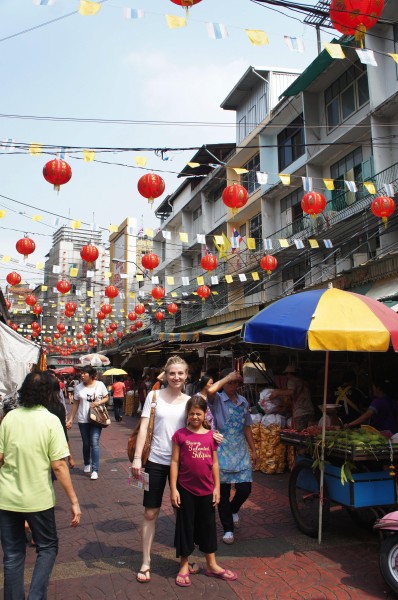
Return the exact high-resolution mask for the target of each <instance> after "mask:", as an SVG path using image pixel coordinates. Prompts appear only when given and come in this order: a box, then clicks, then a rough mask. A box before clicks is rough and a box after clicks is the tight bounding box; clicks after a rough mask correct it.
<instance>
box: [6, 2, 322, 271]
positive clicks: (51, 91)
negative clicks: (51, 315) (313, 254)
mask: <svg viewBox="0 0 398 600" xmlns="http://www.w3.org/2000/svg"><path fill="white" fill-rule="evenodd" d="M314 4H315V2H314ZM78 7H79V2H78V0H56V3H55V5H53V6H35V5H34V4H33V3H32V0H0V40H2V39H3V38H5V37H8V36H10V35H13V34H16V33H18V32H21V31H23V30H25V29H29V28H32V27H35V26H37V25H39V24H41V23H44V22H46V21H50V20H52V19H57V18H58V17H62V16H63V15H65V14H67V13H69V12H72V11H74V10H77V9H78ZM123 7H130V8H141V9H143V10H144V11H145V17H144V18H143V19H139V20H127V19H124V18H123V14H122V11H123ZM166 14H172V15H179V16H183V15H184V11H183V9H182V8H181V7H179V6H177V5H175V4H173V3H172V2H170V0H137V2H136V1H135V0H109V1H107V2H104V4H103V6H102V8H101V11H100V12H99V13H98V14H97V15H96V16H93V17H83V16H80V15H78V14H75V15H72V16H70V17H67V18H63V19H61V20H59V21H57V22H55V23H52V24H49V25H46V26H44V27H41V28H38V29H35V30H33V31H31V32H28V33H25V34H23V35H18V36H16V37H13V38H11V39H8V40H5V41H0V47H1V54H0V56H1V58H0V69H1V70H0V73H1V83H2V85H1V89H2V93H1V100H0V106H1V108H0V113H1V114H8V115H10V114H13V115H35V116H52V117H72V118H90V119H93V118H94V119H129V120H151V121H154V120H158V121H159V120H164V121H175V122H181V121H191V122H192V121H199V122H208V123H229V124H233V123H234V119H235V114H234V113H232V112H226V111H223V110H222V109H221V108H220V103H221V102H222V100H223V99H224V98H225V97H226V95H227V94H228V93H229V91H230V90H231V89H232V88H233V86H234V85H235V84H236V82H237V81H238V80H239V78H240V77H241V76H242V74H243V73H244V72H245V70H246V69H247V67H248V66H249V65H250V64H252V65H256V66H274V67H275V66H279V67H291V68H305V66H306V65H308V63H309V62H311V60H312V59H313V58H314V56H315V54H316V36H315V30H314V29H312V28H310V27H305V26H303V25H302V24H301V23H300V22H298V21H297V20H294V19H292V18H289V17H288V16H287V15H288V14H289V15H293V13H287V14H286V15H283V14H280V13H278V12H275V11H272V10H269V9H266V8H263V7H262V6H259V5H256V4H255V3H253V2H250V0H203V1H202V2H201V3H199V4H197V5H195V6H194V7H193V8H192V9H191V11H190V16H189V20H188V26H187V27H186V28H184V29H175V30H171V29H169V28H168V27H167V25H166V21H165V15H166ZM209 21H211V22H219V23H224V24H225V25H226V26H227V28H228V31H229V37H228V38H227V39H223V40H212V39H210V38H209V37H208V35H207V32H206V27H205V23H206V22H209ZM245 28H248V29H263V30H265V31H266V32H267V34H268V37H269V40H270V43H269V45H268V46H262V47H254V46H252V45H251V44H250V42H249V40H248V38H247V36H246V34H245V32H244V29H245ZM283 35H290V36H300V37H302V38H303V40H304V44H305V49H306V51H305V52H304V53H303V54H300V53H293V52H290V51H289V49H288V48H287V46H286V44H285V42H284V40H283ZM323 39H324V40H325V41H329V40H330V35H326V36H324V37H323ZM8 138H11V139H15V140H16V141H17V142H25V143H28V144H29V143H33V142H36V143H42V144H54V145H57V146H58V145H59V146H66V147H68V146H83V147H85V148H91V147H93V146H101V147H112V148H115V147H177V146H178V147H181V146H184V147H185V146H200V145H202V144H204V143H217V142H233V141H234V140H235V128H234V127H233V126H230V127H217V126H215V125H208V126H200V127H193V126H186V125H185V126H178V125H168V126H159V125H157V126H150V125H120V124H98V123H95V124H94V123H70V122H68V123H66V122H62V121H60V122H58V121H51V122H49V121H43V120H22V119H11V118H1V117H0V140H4V139H8ZM193 153H194V152H188V153H170V154H169V155H168V157H169V160H168V161H162V160H161V159H160V158H158V157H156V156H154V154H153V153H151V152H139V153H138V152H135V153H134V152H129V153H124V154H113V153H111V154H107V155H106V156H105V157H103V156H101V157H100V156H99V155H97V158H99V159H104V160H108V161H110V162H119V163H124V164H126V165H130V166H132V167H134V166H135V163H134V156H136V155H137V154H139V155H143V156H146V157H147V158H148V163H147V168H148V169H149V170H150V169H160V170H164V171H165V173H164V175H163V176H164V179H165V181H166V193H167V192H168V193H170V192H172V191H173V190H174V189H175V188H176V187H177V185H178V183H177V180H176V176H175V175H174V174H173V173H168V171H175V172H178V171H179V170H180V169H181V168H182V167H183V165H184V164H185V163H186V162H187V161H188V160H189V159H190V158H191V156H192V155H193ZM51 158H52V157H47V156H45V155H42V156H40V157H32V156H29V155H13V154H1V155H0V194H1V195H3V196H7V197H9V198H11V199H12V200H16V201H18V202H22V203H26V204H29V205H32V207H35V208H28V207H24V206H22V205H21V204H17V203H15V202H12V201H10V200H5V199H4V198H1V197H0V210H7V214H6V217H5V218H3V219H0V227H1V229H0V254H10V255H11V256H12V257H17V253H16V251H15V242H16V240H17V239H19V237H22V235H23V232H25V231H26V232H30V233H32V236H31V237H33V238H34V239H35V241H36V243H37V251H36V253H35V254H34V255H33V257H32V262H37V261H39V260H42V258H43V256H44V255H45V254H46V252H47V251H48V250H49V248H50V246H51V235H52V233H53V231H54V230H55V228H54V218H53V217H50V216H48V215H46V214H45V213H44V212H41V211H43V210H48V211H53V212H55V213H59V214H61V215H64V216H65V217H70V218H71V219H77V220H81V221H87V222H92V221H93V215H95V216H94V219H95V221H96V222H97V223H98V224H99V225H101V226H104V227H107V226H108V225H109V224H111V223H112V224H119V223H120V222H121V221H122V220H123V219H124V218H125V217H127V216H135V217H137V218H138V221H139V224H141V220H142V222H143V224H144V227H156V225H157V220H156V218H155V215H154V212H153V211H151V209H150V208H149V206H148V204H147V202H146V200H145V199H143V198H142V197H141V196H140V195H139V194H138V192H137V181H138V179H139V177H140V176H141V175H142V174H143V172H142V171H141V170H139V169H136V168H127V167H120V166H113V165H104V164H99V163H85V162H83V161H81V160H76V159H74V158H70V159H68V162H69V164H70V165H71V167H72V170H73V177H72V179H71V181H70V182H69V183H68V184H66V185H65V186H63V187H62V188H61V192H60V193H59V195H57V194H56V193H55V192H54V191H53V189H52V186H51V185H50V184H48V183H47V182H46V181H45V180H44V178H43V176H42V168H43V165H44V164H45V162H46V161H47V160H50V159H51ZM155 207H156V204H155ZM19 213H25V214H19ZM34 214H42V215H43V221H42V222H41V223H35V222H33V221H32V220H31V217H32V215H34ZM11 229H16V230H18V231H11ZM39 234H40V235H39ZM9 270H10V269H9V266H7V265H4V264H2V263H0V281H1V280H3V279H4V276H5V274H6V273H7V272H8V271H9ZM39 280H40V276H39V275H38V274H35V275H34V274H32V281H33V282H38V281H39Z"/></svg>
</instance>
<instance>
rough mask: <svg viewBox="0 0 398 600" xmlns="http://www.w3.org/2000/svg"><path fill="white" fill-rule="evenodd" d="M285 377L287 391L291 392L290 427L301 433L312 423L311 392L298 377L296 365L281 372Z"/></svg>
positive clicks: (313, 415)
mask: <svg viewBox="0 0 398 600" xmlns="http://www.w3.org/2000/svg"><path fill="white" fill-rule="evenodd" d="M283 373H284V375H287V385H286V387H287V389H289V390H292V392H293V395H292V427H293V428H294V429H295V430H296V431H302V430H303V429H305V428H306V427H308V425H310V424H311V423H312V422H313V421H314V417H315V411H314V405H313V404H312V401H311V392H310V389H309V386H308V384H307V382H306V381H304V380H303V379H302V377H300V373H299V370H298V368H297V366H296V365H288V366H287V367H286V369H285V370H284V371H283Z"/></svg>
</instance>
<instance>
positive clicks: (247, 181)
mask: <svg viewBox="0 0 398 600" xmlns="http://www.w3.org/2000/svg"><path fill="white" fill-rule="evenodd" d="M243 168H244V169H247V170H248V173H244V174H243V175H242V176H241V179H240V182H241V185H244V186H245V188H246V189H247V191H248V192H249V194H251V193H252V192H254V191H255V190H256V189H257V188H259V187H260V184H259V183H258V181H257V175H256V173H257V171H259V170H260V154H256V155H255V156H253V158H251V159H250V160H249V162H247V163H246V164H245V165H243Z"/></svg>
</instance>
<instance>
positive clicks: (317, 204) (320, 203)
mask: <svg viewBox="0 0 398 600" xmlns="http://www.w3.org/2000/svg"><path fill="white" fill-rule="evenodd" d="M301 208H302V210H303V212H304V213H305V214H306V215H311V217H313V218H314V219H315V217H316V215H319V214H320V213H321V212H323V211H324V210H325V208H326V198H325V196H323V195H322V194H320V193H319V192H308V194H305V196H303V198H302V200H301Z"/></svg>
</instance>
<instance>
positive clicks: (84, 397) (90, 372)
mask: <svg viewBox="0 0 398 600" xmlns="http://www.w3.org/2000/svg"><path fill="white" fill-rule="evenodd" d="M96 375H97V372H96V370H95V369H94V367H91V366H87V367H83V368H82V383H80V384H79V385H78V386H76V388H75V396H74V402H73V405H72V411H71V414H70V418H69V420H68V421H67V423H66V426H67V428H68V429H70V428H71V427H72V424H73V420H74V418H75V416H76V414H77V421H78V424H79V429H80V435H81V437H82V441H83V462H84V472H85V473H90V472H91V479H92V480H96V479H98V472H99V460H100V452H99V439H100V436H101V431H102V428H101V427H99V426H98V425H95V424H93V423H90V421H89V415H90V406H93V407H94V406H100V405H101V404H106V403H107V401H108V391H107V389H106V387H105V385H104V384H103V383H102V381H97V380H96Z"/></svg>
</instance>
